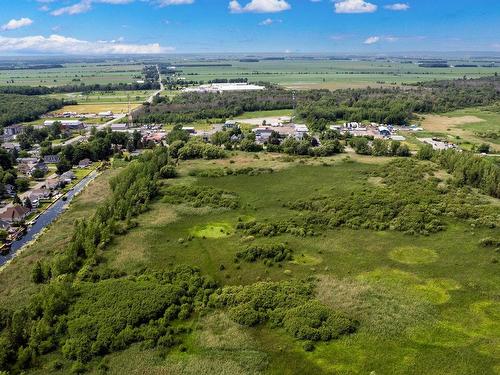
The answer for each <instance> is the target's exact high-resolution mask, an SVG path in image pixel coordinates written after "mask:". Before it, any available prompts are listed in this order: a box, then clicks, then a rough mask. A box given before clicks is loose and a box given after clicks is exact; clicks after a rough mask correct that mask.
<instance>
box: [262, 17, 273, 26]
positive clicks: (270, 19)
mask: <svg viewBox="0 0 500 375" xmlns="http://www.w3.org/2000/svg"><path fill="white" fill-rule="evenodd" d="M273 22H274V21H273V20H272V18H266V19H265V20H264V21H262V22H260V23H259V25H260V26H270V25H272V24H273Z"/></svg>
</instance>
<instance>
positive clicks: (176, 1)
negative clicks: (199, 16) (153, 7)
mask: <svg viewBox="0 0 500 375" xmlns="http://www.w3.org/2000/svg"><path fill="white" fill-rule="evenodd" d="M193 3H194V0H158V5H160V6H161V7H166V6H169V5H186V4H193Z"/></svg>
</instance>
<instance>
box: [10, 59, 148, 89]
mask: <svg viewBox="0 0 500 375" xmlns="http://www.w3.org/2000/svg"><path fill="white" fill-rule="evenodd" d="M142 68H143V65H142V64H137V65H127V64H114V63H106V64H102V63H101V64H91V63H70V64H64V67H63V68H56V69H41V70H37V69H33V70H2V71H0V85H12V86H62V85H68V84H75V85H79V84H80V83H82V82H83V83H85V84H87V85H91V84H96V83H99V84H108V83H133V82H135V81H137V80H138V79H141V78H139V77H141V76H142ZM12 81H13V82H12Z"/></svg>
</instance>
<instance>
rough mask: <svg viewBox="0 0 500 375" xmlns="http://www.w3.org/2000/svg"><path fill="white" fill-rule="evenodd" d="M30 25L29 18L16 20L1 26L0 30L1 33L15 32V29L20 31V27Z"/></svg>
mask: <svg viewBox="0 0 500 375" xmlns="http://www.w3.org/2000/svg"><path fill="white" fill-rule="evenodd" d="M32 23H33V21H32V20H31V19H30V18H20V19H18V20H15V19H11V20H10V21H9V22H7V23H6V24H5V25H2V27H0V29H1V30H2V31H7V30H15V29H20V28H21V27H26V26H29V25H31V24H32Z"/></svg>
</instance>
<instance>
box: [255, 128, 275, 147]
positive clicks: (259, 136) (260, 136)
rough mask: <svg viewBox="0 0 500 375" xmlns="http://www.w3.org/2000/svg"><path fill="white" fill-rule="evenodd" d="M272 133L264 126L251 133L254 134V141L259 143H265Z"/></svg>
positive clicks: (271, 130)
mask: <svg viewBox="0 0 500 375" xmlns="http://www.w3.org/2000/svg"><path fill="white" fill-rule="evenodd" d="M273 131H274V130H273V129H271V128H269V127H266V126H259V127H258V128H254V129H252V132H254V133H255V140H256V141H257V142H260V143H264V142H266V141H267V140H268V139H269V137H270V136H271V133H272V132H273Z"/></svg>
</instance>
